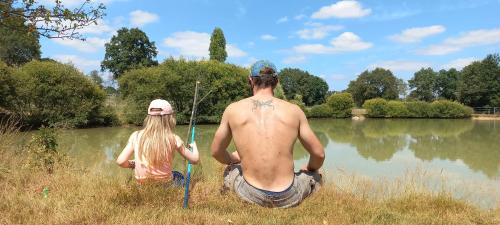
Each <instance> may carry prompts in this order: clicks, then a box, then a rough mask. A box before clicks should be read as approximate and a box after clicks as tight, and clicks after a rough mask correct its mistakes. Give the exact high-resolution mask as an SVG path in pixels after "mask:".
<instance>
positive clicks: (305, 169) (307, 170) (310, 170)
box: [300, 165, 318, 173]
mask: <svg viewBox="0 0 500 225" xmlns="http://www.w3.org/2000/svg"><path fill="white" fill-rule="evenodd" d="M300 171H303V172H313V173H314V172H318V170H312V169H309V168H307V165H303V166H302V167H301V168H300Z"/></svg>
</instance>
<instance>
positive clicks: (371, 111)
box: [363, 98, 387, 117]
mask: <svg viewBox="0 0 500 225" xmlns="http://www.w3.org/2000/svg"><path fill="white" fill-rule="evenodd" d="M363 108H364V109H366V112H367V115H368V116H369V117H385V116H386V115H387V100H385V99H383V98H374V99H370V100H366V101H365V103H364V104H363Z"/></svg>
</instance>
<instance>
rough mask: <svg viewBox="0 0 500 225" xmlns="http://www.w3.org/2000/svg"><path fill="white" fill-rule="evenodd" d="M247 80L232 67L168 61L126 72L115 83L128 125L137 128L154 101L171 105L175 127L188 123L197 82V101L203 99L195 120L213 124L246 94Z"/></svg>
mask: <svg viewBox="0 0 500 225" xmlns="http://www.w3.org/2000/svg"><path fill="white" fill-rule="evenodd" d="M247 77H248V71H247V70H246V69H244V68H241V67H238V66H235V65H231V64H225V63H220V62H217V61H214V60H211V61H186V60H184V59H180V60H176V59H172V58H171V59H167V60H166V61H164V62H163V63H161V64H160V65H159V66H154V67H149V68H141V69H135V70H130V71H127V72H126V73H124V74H123V75H122V76H121V77H120V79H119V80H118V82H119V84H120V92H121V95H122V97H123V98H124V100H125V104H126V108H127V112H125V113H124V116H125V119H126V122H128V123H133V124H136V125H141V124H142V122H143V120H144V117H145V116H146V111H147V110H146V109H147V107H148V105H149V103H150V102H151V100H153V99H156V98H162V99H165V100H167V101H169V102H170V103H171V104H172V106H173V107H174V110H175V112H176V118H177V122H178V123H179V124H183V123H187V122H189V118H190V113H191V107H192V104H193V96H194V89H195V83H196V81H197V80H198V81H200V87H199V98H202V97H204V96H206V98H204V99H203V101H202V102H200V103H199V105H198V109H197V114H198V117H197V121H198V122H209V123H216V122H219V120H220V117H221V115H222V113H223V112H224V109H225V108H226V107H227V105H229V104H230V103H231V102H234V101H237V100H240V99H242V98H244V97H246V96H248V95H249V88H248V84H247V82H248V81H247ZM207 94H208V95H207Z"/></svg>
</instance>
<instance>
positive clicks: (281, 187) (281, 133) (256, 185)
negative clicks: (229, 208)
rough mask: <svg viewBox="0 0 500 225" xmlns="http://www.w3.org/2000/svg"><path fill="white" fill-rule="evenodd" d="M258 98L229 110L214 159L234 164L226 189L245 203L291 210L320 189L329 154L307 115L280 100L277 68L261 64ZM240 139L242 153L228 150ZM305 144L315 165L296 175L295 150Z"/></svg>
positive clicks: (255, 72) (254, 74)
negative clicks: (325, 162)
mask: <svg viewBox="0 0 500 225" xmlns="http://www.w3.org/2000/svg"><path fill="white" fill-rule="evenodd" d="M250 70H251V71H250V76H249V84H250V85H251V88H252V91H253V96H252V97H249V98H246V99H243V100H241V101H238V102H235V103H232V104H231V105H229V106H228V107H227V108H226V110H225V111H224V114H223V116H222V120H221V124H220V126H219V128H218V129H217V131H216V133H215V137H214V140H213V142H212V147H211V150H212V156H213V157H214V158H215V159H216V160H217V161H219V162H220V163H223V164H227V165H229V166H228V167H226V170H225V171H224V187H225V188H226V189H230V190H233V191H235V192H236V193H237V194H238V195H239V196H240V198H242V199H243V200H245V201H248V202H252V203H256V204H258V205H261V206H265V207H281V208H286V207H291V206H296V205H298V204H299V203H300V202H301V201H302V200H303V199H305V198H306V197H307V196H309V195H310V194H311V193H312V192H313V191H315V190H317V189H318V188H319V185H320V183H321V175H320V174H318V169H319V168H320V167H321V166H322V164H323V161H324V158H325V153H324V149H323V146H322V145H321V143H320V142H319V140H318V138H317V137H316V135H315V134H314V133H313V131H312V130H311V128H310V127H309V124H308V122H307V119H306V116H305V115H304V112H303V111H302V110H301V109H300V108H299V107H298V106H296V105H294V104H291V103H288V102H286V101H283V100H281V99H278V98H275V97H274V95H273V89H274V88H275V87H276V85H277V84H278V75H277V71H276V67H275V66H274V64H272V63H271V62H269V61H266V60H261V61H258V62H256V63H255V64H253V65H252V67H251V68H250ZM231 138H234V143H235V145H236V150H237V151H235V152H233V153H229V152H228V151H227V150H226V148H227V147H228V145H229V143H230V142H231ZM297 138H298V139H299V140H300V142H301V143H302V145H303V146H304V148H305V149H306V150H307V151H308V152H309V154H310V158H309V163H308V164H307V165H306V166H304V167H303V168H302V169H301V170H300V172H298V173H294V165H293V155H292V154H293V145H294V143H295V141H296V139H297Z"/></svg>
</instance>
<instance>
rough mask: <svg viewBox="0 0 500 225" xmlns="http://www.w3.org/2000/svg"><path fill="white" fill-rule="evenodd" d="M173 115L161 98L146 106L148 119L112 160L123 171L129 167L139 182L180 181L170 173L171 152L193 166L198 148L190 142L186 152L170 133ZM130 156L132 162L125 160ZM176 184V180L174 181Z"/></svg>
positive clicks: (175, 174) (173, 134)
mask: <svg viewBox="0 0 500 225" xmlns="http://www.w3.org/2000/svg"><path fill="white" fill-rule="evenodd" d="M174 129H175V115H174V112H173V110H172V106H170V104H169V103H168V102H167V101H165V100H162V99H156V100H153V101H152V102H151V104H149V108H148V116H147V117H146V119H144V129H142V130H139V131H135V132H134V133H132V135H130V138H129V140H128V144H127V146H125V148H124V149H123V151H122V153H120V155H119V156H118V159H116V163H118V165H120V166H121V167H123V168H133V169H134V171H135V178H136V179H137V181H138V182H139V183H144V182H145V181H162V182H168V181H171V180H172V179H174V180H177V179H181V181H182V179H183V177H182V174H181V173H179V172H177V171H172V162H173V159H174V153H175V151H177V152H179V153H180V155H181V156H182V157H184V158H185V159H187V160H189V161H190V162H191V163H192V164H196V163H198V162H199V160H200V156H199V153H198V147H197V146H196V142H193V143H192V144H191V145H189V147H191V148H192V149H193V151H192V152H191V151H189V150H188V149H187V148H186V147H185V146H184V143H183V142H182V140H181V139H180V138H179V136H177V135H176V134H175V133H174ZM132 154H134V160H128V159H129V158H130V157H131V156H132ZM176 182H179V181H176Z"/></svg>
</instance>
